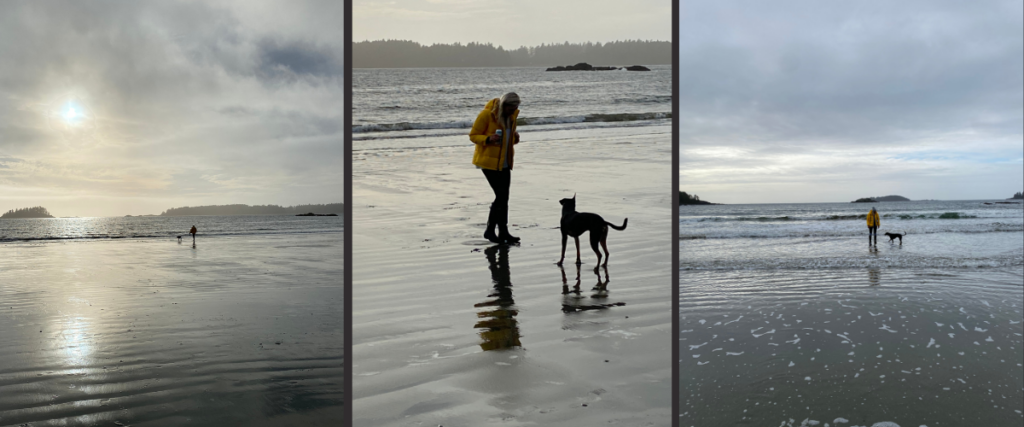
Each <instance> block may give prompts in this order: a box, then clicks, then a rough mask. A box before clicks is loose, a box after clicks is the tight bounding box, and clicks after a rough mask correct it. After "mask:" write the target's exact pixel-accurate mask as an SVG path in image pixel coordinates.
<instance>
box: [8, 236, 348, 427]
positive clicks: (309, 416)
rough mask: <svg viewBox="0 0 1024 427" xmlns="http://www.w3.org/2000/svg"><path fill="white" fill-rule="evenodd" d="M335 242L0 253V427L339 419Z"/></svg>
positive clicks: (31, 248) (218, 242) (243, 240)
mask: <svg viewBox="0 0 1024 427" xmlns="http://www.w3.org/2000/svg"><path fill="white" fill-rule="evenodd" d="M341 236H342V235H341V233H329V234H323V235H304V236H294V235H292V236H288V235H276V236H269V237H252V236H247V237H220V238H208V239H203V238H202V237H200V239H199V241H198V245H197V247H196V248H195V249H193V248H191V247H190V245H188V244H180V245H179V244H177V243H176V242H175V241H174V240H167V239H159V240H157V239H139V240H133V239H119V240H110V241H88V242H70V243H46V244H21V243H8V244H4V245H0V302H2V306H3V307H2V308H3V310H0V322H2V323H0V342H3V343H4V344H3V346H0V360H2V361H3V362H2V363H0V425H24V424H28V425H34V426H43V425H71V426H76V425H151V426H176V425H299V424H301V425H337V420H338V419H339V418H340V416H341V405H342V397H343V396H342V393H341V389H342V386H341V384H342V375H343V371H342V361H343V359H342V332H341V331H342V327H343V325H342V299H341V297H342V288H341V274H342V268H341V257H342V252H341V245H342V241H341Z"/></svg>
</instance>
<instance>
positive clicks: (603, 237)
mask: <svg viewBox="0 0 1024 427" xmlns="http://www.w3.org/2000/svg"><path fill="white" fill-rule="evenodd" d="M558 203H561V204H562V221H561V230H562V257H561V258H559V259H558V262H557V263H556V264H557V265H562V261H564V260H565V243H566V239H568V238H569V236H572V238H573V239H575V241H576V265H580V264H582V262H581V261H580V235H582V234H583V233H584V232H587V231H589V232H590V247H591V248H593V249H594V253H595V254H597V263H598V264H601V252H600V251H599V250H598V248H597V244H598V243H600V244H601V248H603V249H604V265H608V245H607V239H608V227H611V228H614V229H616V230H620V231H621V230H625V229H626V222H628V221H629V218H626V219H625V220H623V221H622V226H621V227H619V226H616V225H615V224H612V223H610V222H608V221H605V220H604V218H601V216H600V215H598V214H593V213H589V212H576V195H575V194H573V196H572V198H571V199H562V200H559V201H558Z"/></svg>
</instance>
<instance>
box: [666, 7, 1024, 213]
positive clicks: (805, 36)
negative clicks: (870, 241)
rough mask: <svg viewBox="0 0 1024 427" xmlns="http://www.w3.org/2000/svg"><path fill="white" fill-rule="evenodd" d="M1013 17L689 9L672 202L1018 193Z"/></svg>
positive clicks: (1023, 175) (1002, 10)
mask: <svg viewBox="0 0 1024 427" xmlns="http://www.w3.org/2000/svg"><path fill="white" fill-rule="evenodd" d="M1022 5H1024V2H1021V1H1020V0H1009V1H981V2H961V1H935V0H927V1H914V0H911V1H899V2H893V1H858V2H820V1H788V0H778V1H772V2H749V1H745V2H735V1H700V2H694V1H688V2H684V3H683V7H682V10H681V17H680V18H681V19H680V26H679V28H680V35H679V47H680V95H681V96H680V99H679V103H680V109H681V114H680V123H681V129H680V132H681V133H680V143H681V163H680V186H681V188H680V189H681V190H683V191H687V192H689V193H691V194H692V193H695V194H697V195H699V196H700V197H701V199H703V200H709V201H712V202H723V203H759V202H764V203H770V202H848V201H851V200H854V199H856V198H859V197H865V196H882V195H888V194H899V195H903V196H906V197H909V198H911V199H981V198H1007V197H1010V196H1012V195H1013V193H1014V192H1017V191H1021V190H1024V167H1022V163H1024V161H1022V158H1024V135H1022V132H1024V130H1022V128H1024V106H1022V105H1024V82H1022V81H1024V24H1022V19H1024V18H1022V16H1024V10H1022V9H1024V8H1022Z"/></svg>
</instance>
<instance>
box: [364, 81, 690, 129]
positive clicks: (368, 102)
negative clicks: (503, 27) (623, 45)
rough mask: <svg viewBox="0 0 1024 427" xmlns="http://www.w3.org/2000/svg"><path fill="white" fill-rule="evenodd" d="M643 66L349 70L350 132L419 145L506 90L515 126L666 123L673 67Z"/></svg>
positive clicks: (467, 120) (461, 125) (465, 122)
mask: <svg viewBox="0 0 1024 427" xmlns="http://www.w3.org/2000/svg"><path fill="white" fill-rule="evenodd" d="M649 68H651V70H652V71H649V72H640V71H590V72H587V71H575V72H546V71H544V68H534V67H522V68H415V69H355V70H353V76H352V78H353V82H352V91H353V101H352V105H353V117H352V123H353V130H352V134H353V139H354V140H355V141H356V143H355V144H356V146H357V147H360V148H368V147H381V146H390V145H393V144H401V143H402V142H399V141H388V140H395V139H409V138H414V139H417V140H419V141H418V142H417V144H419V145H422V144H424V143H425V141H423V140H422V138H421V137H423V136H452V135H459V136H465V135H466V134H468V133H469V129H470V128H471V127H472V125H473V121H474V120H475V119H476V116H477V114H478V113H479V112H480V110H481V109H483V107H484V105H485V104H486V103H487V101H489V100H491V99H492V98H498V97H500V96H501V95H503V94H504V93H506V92H516V93H518V94H519V96H520V98H521V99H522V104H521V105H520V114H519V132H520V133H526V132H531V131H552V130H577V129H592V128H621V127H635V126H649V125H668V124H670V122H671V118H672V117H671V111H672V104H671V100H672V68H671V66H667V65H660V66H659V65H655V66H650V67H649ZM381 140H383V141H381ZM371 141H376V142H371ZM354 148H355V147H354Z"/></svg>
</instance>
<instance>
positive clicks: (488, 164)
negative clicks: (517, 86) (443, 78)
mask: <svg viewBox="0 0 1024 427" xmlns="http://www.w3.org/2000/svg"><path fill="white" fill-rule="evenodd" d="M517 117H519V95H517V94H515V93H514V92H509V93H506V94H504V95H502V97H501V98H494V99H492V100H490V101H489V102H487V105H485V106H484V109H483V110H482V111H480V114H479V115H477V117H476V121H474V122H473V129H471V130H470V131H469V140H470V141H473V144H475V145H476V150H475V151H474V152H473V164H474V165H476V167H478V168H480V169H481V170H483V172H484V177H485V178H487V183H488V184H490V186H491V190H493V191H494V202H492V203H491V210H490V213H489V214H488V216H487V229H486V230H484V238H485V239H487V240H490V241H491V242H494V243H516V242H518V241H519V238H518V237H515V236H513V235H511V234H509V232H508V194H509V188H510V187H511V184H512V165H513V160H514V158H515V152H516V150H515V148H514V147H515V145H516V144H518V143H519V132H516V118H517ZM495 227H497V228H498V233H495V232H494V228H495Z"/></svg>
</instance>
